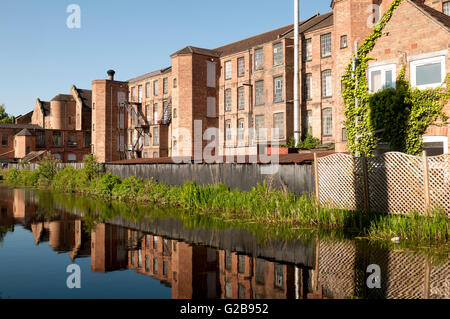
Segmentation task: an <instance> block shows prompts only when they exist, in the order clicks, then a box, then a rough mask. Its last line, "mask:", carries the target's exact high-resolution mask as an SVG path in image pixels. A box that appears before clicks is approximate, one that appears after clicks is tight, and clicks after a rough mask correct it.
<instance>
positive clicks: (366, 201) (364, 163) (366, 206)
mask: <svg viewBox="0 0 450 319" xmlns="http://www.w3.org/2000/svg"><path fill="white" fill-rule="evenodd" d="M361 155H362V157H361V158H362V171H363V185H364V212H366V213H367V212H368V211H369V181H368V178H367V158H366V154H364V153H362V154H361Z"/></svg>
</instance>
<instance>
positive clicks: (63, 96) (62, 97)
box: [52, 94, 74, 102]
mask: <svg viewBox="0 0 450 319" xmlns="http://www.w3.org/2000/svg"><path fill="white" fill-rule="evenodd" d="M52 101H65V102H70V101H74V98H73V96H72V95H70V94H58V95H57V96H55V97H54V98H53V99H52Z"/></svg>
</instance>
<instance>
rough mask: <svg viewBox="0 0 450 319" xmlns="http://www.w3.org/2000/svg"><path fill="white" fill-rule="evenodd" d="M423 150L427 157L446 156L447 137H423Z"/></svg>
mask: <svg viewBox="0 0 450 319" xmlns="http://www.w3.org/2000/svg"><path fill="white" fill-rule="evenodd" d="M423 150H424V151H426V152H427V155H428V156H438V155H443V154H448V137H447V136H424V137H423Z"/></svg>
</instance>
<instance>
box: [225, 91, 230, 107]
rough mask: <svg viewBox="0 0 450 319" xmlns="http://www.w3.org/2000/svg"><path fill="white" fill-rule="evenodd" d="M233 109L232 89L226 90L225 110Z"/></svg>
mask: <svg viewBox="0 0 450 319" xmlns="http://www.w3.org/2000/svg"><path fill="white" fill-rule="evenodd" d="M228 111H231V89H226V90H225V112H228Z"/></svg>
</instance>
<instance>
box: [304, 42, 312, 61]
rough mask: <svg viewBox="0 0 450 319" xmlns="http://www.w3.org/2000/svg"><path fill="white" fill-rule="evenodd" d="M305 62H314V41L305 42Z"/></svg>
mask: <svg viewBox="0 0 450 319" xmlns="http://www.w3.org/2000/svg"><path fill="white" fill-rule="evenodd" d="M303 50H304V55H303V56H304V60H305V61H311V60H312V40H311V39H306V40H305V42H304V48H303Z"/></svg>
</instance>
